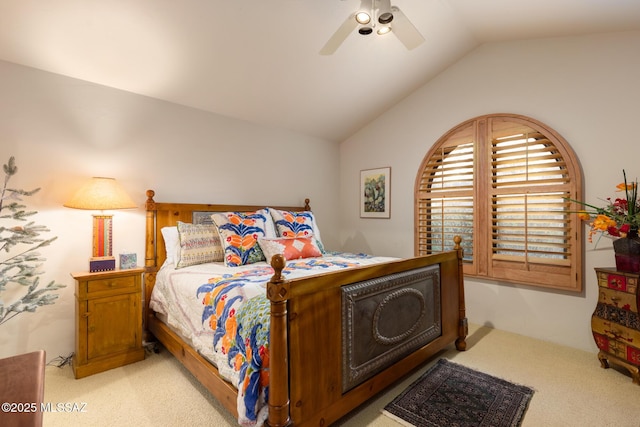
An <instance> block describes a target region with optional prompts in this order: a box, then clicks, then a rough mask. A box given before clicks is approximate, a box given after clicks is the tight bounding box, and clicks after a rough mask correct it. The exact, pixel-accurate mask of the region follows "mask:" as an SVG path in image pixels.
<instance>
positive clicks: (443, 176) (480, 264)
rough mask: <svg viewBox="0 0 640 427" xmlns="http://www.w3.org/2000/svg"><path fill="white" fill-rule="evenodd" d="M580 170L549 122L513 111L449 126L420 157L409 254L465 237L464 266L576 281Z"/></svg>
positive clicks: (508, 276) (522, 279) (563, 285)
mask: <svg viewBox="0 0 640 427" xmlns="http://www.w3.org/2000/svg"><path fill="white" fill-rule="evenodd" d="M580 179H581V173H580V172H579V167H578V165H577V162H576V160H575V155H573V152H572V151H571V149H570V147H569V146H568V144H567V143H566V142H565V141H564V140H562V138H561V137H559V136H558V135H557V134H556V133H555V132H554V131H553V130H551V129H549V128H547V127H545V126H544V125H542V124H541V123H539V122H536V121H534V120H532V119H529V118H526V117H523V116H515V115H491V116H483V117H479V118H476V119H473V120H470V121H468V122H465V123H463V124H462V125H460V126H458V127H456V128H454V129H453V130H452V131H450V132H449V133H447V134H446V135H445V136H443V137H442V138H441V139H440V140H439V141H438V142H437V143H436V144H435V145H434V146H433V148H432V149H431V150H430V151H429V153H428V154H427V156H426V157H425V159H424V161H423V163H422V165H421V167H420V170H419V172H418V177H417V179H416V201H415V206H416V255H423V254H428V253H433V252H438V251H442V250H449V249H451V248H452V246H453V236H454V235H459V236H461V237H462V239H463V240H462V242H463V248H464V253H465V257H464V263H465V265H464V272H465V274H466V275H470V276H477V277H485V278H493V279H497V280H500V281H507V282H513V283H525V284H529V285H537V286H544V287H552V288H558V289H567V290H575V291H579V290H581V289H582V274H581V270H582V262H581V260H582V253H581V252H582V237H581V234H582V233H581V230H580V228H579V227H578V225H579V224H580V221H579V219H578V218H577V214H576V213H572V212H570V211H569V209H570V204H569V203H568V202H567V199H568V198H572V199H579V198H580V197H581V181H580Z"/></svg>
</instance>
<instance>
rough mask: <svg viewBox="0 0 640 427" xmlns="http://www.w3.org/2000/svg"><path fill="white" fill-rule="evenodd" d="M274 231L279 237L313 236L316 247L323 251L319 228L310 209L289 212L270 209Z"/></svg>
mask: <svg viewBox="0 0 640 427" xmlns="http://www.w3.org/2000/svg"><path fill="white" fill-rule="evenodd" d="M270 211H271V216H272V217H273V222H274V223H275V225H276V232H277V233H278V236H280V237H310V236H313V237H315V239H316V241H317V244H318V247H319V248H320V250H321V251H322V252H323V253H324V247H323V245H322V240H320V229H319V228H318V225H317V223H316V219H315V217H314V216H313V213H311V212H310V211H301V212H291V211H280V210H277V209H270Z"/></svg>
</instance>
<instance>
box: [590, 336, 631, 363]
mask: <svg viewBox="0 0 640 427" xmlns="http://www.w3.org/2000/svg"><path fill="white" fill-rule="evenodd" d="M593 338H594V339H595V341H596V345H597V346H598V348H599V349H600V350H602V351H604V352H605V353H609V354H612V355H614V356H616V357H617V358H619V359H623V360H626V361H627V362H629V363H632V364H634V365H636V366H638V365H640V349H638V348H636V347H633V346H631V345H628V344H627V343H625V342H622V341H618V340H615V339H612V338H610V337H608V336H606V335H602V334H598V333H597V332H595V331H594V332H593Z"/></svg>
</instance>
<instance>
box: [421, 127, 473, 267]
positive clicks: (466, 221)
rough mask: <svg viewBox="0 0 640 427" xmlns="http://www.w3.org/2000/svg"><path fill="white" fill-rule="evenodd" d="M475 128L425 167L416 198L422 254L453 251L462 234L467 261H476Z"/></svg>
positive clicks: (460, 134)
mask: <svg viewBox="0 0 640 427" xmlns="http://www.w3.org/2000/svg"><path fill="white" fill-rule="evenodd" d="M474 129H475V127H474V126H473V125H470V126H467V127H466V128H465V129H462V130H460V131H459V132H458V133H457V134H456V135H454V136H452V137H451V138H450V139H449V140H448V141H447V143H446V144H442V145H441V146H439V147H438V148H437V149H436V150H434V151H433V152H432V154H431V155H430V156H429V158H428V162H427V163H426V164H425V165H424V167H423V168H422V174H421V175H420V176H419V179H418V183H417V188H418V191H417V197H416V218H417V233H416V235H417V242H416V245H417V247H416V252H417V253H419V254H430V253H433V252H442V251H445V250H451V249H453V238H454V236H456V235H459V236H460V237H462V244H463V247H464V248H465V251H464V255H465V259H466V260H467V261H469V262H472V261H473V218H474V215H473V208H474V204H473V202H474V197H473V191H474V152H475V141H474V138H473V137H474V134H475V132H474Z"/></svg>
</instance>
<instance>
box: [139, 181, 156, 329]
mask: <svg viewBox="0 0 640 427" xmlns="http://www.w3.org/2000/svg"><path fill="white" fill-rule="evenodd" d="M155 194H156V193H155V191H153V190H147V202H146V203H145V206H146V210H147V220H146V228H147V231H146V240H145V243H144V251H145V252H144V267H145V272H144V306H143V307H142V330H143V331H145V335H146V330H147V316H148V315H149V302H150V301H151V291H152V290H153V286H154V284H155V282H156V272H157V271H158V266H157V258H156V241H155V236H156V202H155V201H154V200H153V196H155Z"/></svg>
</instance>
